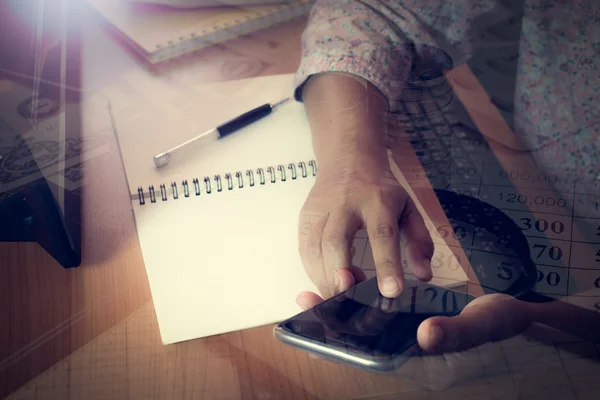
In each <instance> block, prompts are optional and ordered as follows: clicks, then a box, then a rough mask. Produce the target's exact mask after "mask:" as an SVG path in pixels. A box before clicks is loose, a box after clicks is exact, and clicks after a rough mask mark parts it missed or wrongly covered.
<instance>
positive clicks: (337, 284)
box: [333, 271, 341, 290]
mask: <svg viewBox="0 0 600 400" xmlns="http://www.w3.org/2000/svg"><path fill="white" fill-rule="evenodd" d="M333 280H334V283H335V288H336V289H338V290H339V288H340V281H341V278H340V274H339V273H338V272H337V271H335V272H334V274H333Z"/></svg>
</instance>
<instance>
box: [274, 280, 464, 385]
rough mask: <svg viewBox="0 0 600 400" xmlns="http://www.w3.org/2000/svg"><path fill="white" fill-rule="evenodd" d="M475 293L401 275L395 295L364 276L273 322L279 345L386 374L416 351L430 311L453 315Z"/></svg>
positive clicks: (459, 310) (431, 315) (434, 314)
mask: <svg viewBox="0 0 600 400" xmlns="http://www.w3.org/2000/svg"><path fill="white" fill-rule="evenodd" d="M474 299H475V298H474V297H473V296H470V295H468V294H467V293H466V286H455V287H452V288H445V287H439V286H435V285H432V284H429V283H425V282H421V281H417V280H406V282H405V288H404V290H403V292H402V294H401V295H400V296H399V297H398V298H395V299H389V298H386V297H384V296H382V295H381V293H380V292H379V288H378V287H377V280H376V278H371V279H368V280H366V281H364V282H362V283H359V284H358V285H356V286H354V287H352V288H350V289H349V290H347V291H345V292H343V293H340V294H339V295H337V296H335V297H332V298H330V299H328V300H326V301H324V302H323V303H321V304H319V305H317V306H315V307H313V308H312V309H310V310H307V311H305V312H302V313H300V314H298V315H296V316H294V317H292V318H290V319H288V320H286V321H283V322H281V323H279V324H277V326H276V327H275V330H274V334H275V337H276V338H277V339H278V340H279V341H281V342H282V343H284V344H287V345H291V346H293V347H296V348H299V349H302V350H305V351H308V352H310V353H313V354H316V355H318V356H320V357H322V358H325V359H328V360H331V361H334V362H338V363H342V364H349V365H352V366H354V367H357V368H360V369H364V370H367V371H371V372H376V373H381V374H391V373H393V372H394V371H395V370H397V369H398V368H399V367H400V366H402V364H404V363H405V362H406V361H407V360H409V359H410V358H411V357H414V356H417V355H419V354H420V353H421V349H420V348H419V346H418V343H417V329H418V327H419V325H420V324H421V322H423V321H425V320H426V319H427V318H430V317H433V316H440V315H441V316H453V315H457V314H459V313H460V312H461V311H462V310H463V309H464V308H465V306H466V305H467V304H469V303H470V302H471V301H473V300H474Z"/></svg>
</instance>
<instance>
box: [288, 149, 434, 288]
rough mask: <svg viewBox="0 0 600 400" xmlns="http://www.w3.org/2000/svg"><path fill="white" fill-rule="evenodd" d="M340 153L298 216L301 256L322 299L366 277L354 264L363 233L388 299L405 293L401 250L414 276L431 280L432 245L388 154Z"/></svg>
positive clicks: (321, 171)
mask: <svg viewBox="0 0 600 400" xmlns="http://www.w3.org/2000/svg"><path fill="white" fill-rule="evenodd" d="M342 153H343V154H344V156H342V157H339V158H337V161H336V162H333V163H331V164H329V166H326V167H324V168H320V169H319V174H318V175H317V179H316V182H315V185H314V186H313V188H312V190H311V192H310V194H309V195H308V197H307V200H306V202H305V204H304V206H303V208H302V210H301V213H300V220H299V250H300V256H301V258H302V261H303V264H304V266H305V269H306V271H307V274H308V276H309V277H310V279H311V280H312V281H313V282H314V283H315V285H316V286H317V288H318V290H319V292H320V294H321V296H323V297H324V298H328V297H330V296H333V295H335V294H337V293H340V292H342V291H344V290H347V289H348V288H350V287H351V286H353V285H354V284H356V283H358V282H360V281H361V280H363V279H364V274H363V273H362V271H361V270H360V268H358V266H354V265H352V262H351V261H352V256H351V247H352V240H353V238H354V236H355V234H356V232H357V231H358V230H359V229H366V231H367V234H368V236H369V241H370V245H371V248H372V252H373V259H374V263H375V268H376V273H377V278H378V285H379V289H380V291H381V293H382V294H383V295H384V296H387V297H392V298H393V297H397V296H398V295H399V294H400V293H401V292H402V288H403V285H404V274H403V269H402V263H401V252H404V256H405V258H406V261H407V265H408V266H410V267H409V268H410V270H411V272H412V273H413V274H414V275H415V277H417V278H418V279H420V280H423V281H429V280H431V278H432V271H431V265H430V259H431V257H432V255H433V250H434V246H433V242H432V240H431V237H430V235H429V232H428V230H427V228H426V226H425V223H424V221H423V218H422V216H421V214H420V213H419V211H418V209H417V208H416V206H415V204H414V203H413V200H412V199H411V198H410V196H409V195H408V194H407V192H406V191H405V190H404V188H403V187H402V186H401V185H400V184H399V183H398V181H397V180H396V178H395V177H394V175H393V174H392V172H391V169H390V168H389V164H388V161H387V158H386V156H385V151H383V152H382V153H380V152H379V149H375V150H369V149H368V148H363V150H362V151H358V150H355V149H351V148H345V149H343V151H342ZM331 157H332V158H333V157H336V154H333V155H331Z"/></svg>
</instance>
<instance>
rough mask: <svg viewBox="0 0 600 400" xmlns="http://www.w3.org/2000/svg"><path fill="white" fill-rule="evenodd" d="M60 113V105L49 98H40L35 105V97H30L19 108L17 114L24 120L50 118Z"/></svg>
mask: <svg viewBox="0 0 600 400" xmlns="http://www.w3.org/2000/svg"><path fill="white" fill-rule="evenodd" d="M59 111H60V104H59V103H58V102H56V101H54V100H52V99H51V98H48V97H41V96H40V97H38V99H37V105H34V100H33V97H28V98H27V99H25V100H23V101H22V102H21V103H20V104H19V105H18V106H17V112H18V113H19V115H21V116H22V117H23V118H27V119H31V118H34V117H35V118H48V117H50V116H52V115H55V114H57V113H58V112H59Z"/></svg>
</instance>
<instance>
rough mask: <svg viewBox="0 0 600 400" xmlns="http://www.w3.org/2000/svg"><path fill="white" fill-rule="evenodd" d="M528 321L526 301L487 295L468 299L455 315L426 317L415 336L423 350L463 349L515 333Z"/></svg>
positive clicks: (523, 329)
mask: <svg viewBox="0 0 600 400" xmlns="http://www.w3.org/2000/svg"><path fill="white" fill-rule="evenodd" d="M531 323H532V319H531V316H530V314H529V310H528V308H527V303H525V302H522V301H520V300H517V299H515V298H514V297H511V296H508V295H504V294H490V295H486V296H482V297H479V298H477V299H475V300H474V301H472V302H471V303H470V304H469V305H468V306H467V307H465V309H464V310H463V311H462V313H461V314H460V315H458V316H456V317H432V318H429V319H427V320H426V321H424V322H423V323H422V324H421V325H420V326H419V329H418V331H417V339H418V342H419V346H420V347H421V348H422V349H423V350H424V351H426V352H455V351H464V350H468V349H471V348H473V347H477V346H480V345H482V344H485V343H487V342H494V341H499V340H504V339H508V338H510V337H513V336H516V335H518V334H520V333H522V332H523V331H525V330H526V329H527V328H528V327H529V326H530V325H531Z"/></svg>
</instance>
